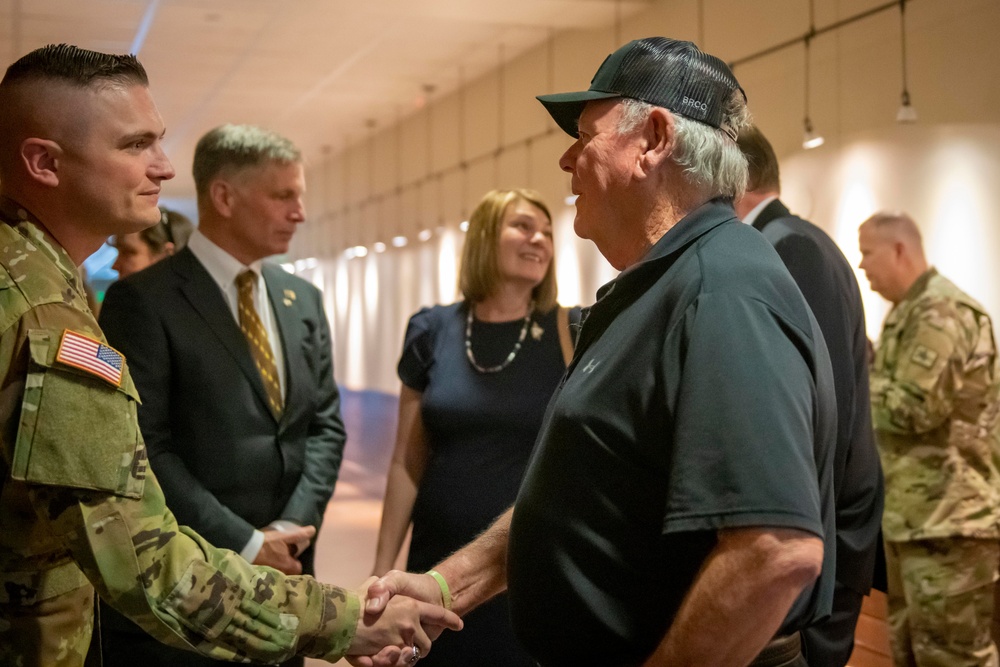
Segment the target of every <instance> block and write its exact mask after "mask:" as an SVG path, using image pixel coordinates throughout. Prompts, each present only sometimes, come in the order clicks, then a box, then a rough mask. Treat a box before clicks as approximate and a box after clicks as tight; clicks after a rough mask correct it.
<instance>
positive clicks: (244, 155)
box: [192, 125, 302, 197]
mask: <svg viewBox="0 0 1000 667" xmlns="http://www.w3.org/2000/svg"><path fill="white" fill-rule="evenodd" d="M301 161H302V153H301V152H300V151H299V149H298V148H296V146H295V144H293V143H292V142H291V141H289V140H288V139H286V138H284V137H282V136H281V135H279V134H276V133H274V132H271V131H270V130H265V129H264V128H262V127H256V126H254V125H220V126H219V127H217V128H215V129H213V130H209V131H208V132H207V133H206V134H205V136H203V137H202V138H201V139H199V140H198V145H197V146H195V149H194V166H193V168H192V172H193V173H194V185H195V189H196V190H197V192H198V196H199V197H201V196H203V195H205V194H207V193H208V185H209V183H210V182H211V180H212V179H213V178H215V177H216V176H217V175H219V173H220V172H222V171H223V170H226V169H232V170H236V171H239V170H242V169H245V168H247V167H256V166H259V165H262V164H266V163H268V162H280V163H284V164H293V163H296V162H301Z"/></svg>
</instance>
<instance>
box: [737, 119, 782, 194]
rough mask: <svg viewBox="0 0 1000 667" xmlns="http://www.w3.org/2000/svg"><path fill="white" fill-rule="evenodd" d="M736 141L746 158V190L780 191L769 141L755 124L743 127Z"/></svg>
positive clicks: (775, 161)
mask: <svg viewBox="0 0 1000 667" xmlns="http://www.w3.org/2000/svg"><path fill="white" fill-rule="evenodd" d="M736 143H737V144H738V145H739V147H740V150H741V151H743V155H744V156H745V157H746V159H747V170H748V179H747V191H748V192H755V191H757V190H765V191H773V192H781V172H780V170H779V169H778V158H777V156H775V154H774V148H772V147H771V142H770V141H768V140H767V137H765V136H764V133H763V132H761V131H760V129H759V128H758V127H757V126H756V125H750V126H748V127H746V128H744V129H743V131H741V132H740V133H739V136H737V138H736Z"/></svg>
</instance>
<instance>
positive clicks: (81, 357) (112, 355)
mask: <svg viewBox="0 0 1000 667" xmlns="http://www.w3.org/2000/svg"><path fill="white" fill-rule="evenodd" d="M56 361H59V362H61V363H64V364H66V365H67V366H72V367H73V368H78V369H80V370H82V371H86V372H88V373H90V374H91V375H96V376H97V377H99V378H101V379H102V380H106V381H108V382H110V383H111V384H113V385H114V386H116V387H118V386H120V385H121V383H122V369H123V368H124V367H125V357H124V356H123V355H122V353H121V352H119V351H118V350H116V349H114V348H113V347H111V346H110V345H105V344H104V343H102V342H101V341H99V340H94V339H93V338H90V337H88V336H84V335H83V334H80V333H77V332H75V331H70V330H69V329H66V330H65V331H63V335H62V339H61V340H60V341H59V352H58V353H57V354H56Z"/></svg>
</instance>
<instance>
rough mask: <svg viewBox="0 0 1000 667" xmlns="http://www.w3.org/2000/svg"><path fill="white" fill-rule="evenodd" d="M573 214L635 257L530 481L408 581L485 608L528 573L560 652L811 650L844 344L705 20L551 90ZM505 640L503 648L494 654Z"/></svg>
mask: <svg viewBox="0 0 1000 667" xmlns="http://www.w3.org/2000/svg"><path fill="white" fill-rule="evenodd" d="M539 99H540V101H541V102H542V104H544V105H545V107H546V109H548V111H549V113H551V114H552V117H553V118H554V119H555V120H556V122H557V123H558V124H559V126H560V127H562V128H563V129H564V130H565V131H566V132H567V133H568V134H570V135H572V136H573V137H576V139H577V140H576V142H575V143H574V144H573V145H572V146H571V147H570V148H569V150H567V151H566V153H565V154H564V155H563V156H562V158H561V160H560V166H561V167H562V168H563V169H564V170H565V171H568V172H570V173H571V174H572V175H573V179H572V182H573V192H574V193H575V194H577V195H578V198H577V202H576V207H577V214H576V221H575V229H576V232H577V234H578V235H580V236H581V237H583V238H588V239H591V240H592V241H593V242H594V243H595V244H596V245H597V247H598V249H599V250H600V251H601V253H602V254H603V255H604V256H605V257H606V258H607V259H608V261H610V262H611V264H613V265H614V266H615V267H616V268H618V269H620V270H621V271H622V273H621V275H619V276H618V278H616V279H615V280H614V281H612V282H611V283H609V284H608V285H605V286H604V287H603V288H601V290H600V291H599V292H598V300H597V303H596V304H595V305H594V306H593V307H592V308H590V309H589V310H588V312H587V313H586V314H585V316H584V320H583V324H582V328H581V330H580V334H579V339H578V343H577V349H576V354H575V357H574V359H573V362H572V364H571V365H570V367H569V368H568V370H567V375H566V377H565V378H564V381H563V383H562V384H561V385H560V388H559V389H558V390H557V391H556V393H555V395H554V396H553V398H552V402H551V403H550V405H549V408H548V411H547V414H546V420H545V423H544V424H543V426H542V429H541V432H540V433H539V436H538V441H537V443H536V448H535V453H534V456H533V459H532V461H531V463H530V464H529V468H528V471H527V474H526V476H525V479H524V482H523V484H522V486H521V490H520V493H519V494H518V497H517V501H516V503H515V505H514V508H513V509H512V511H511V512H508V513H507V514H505V515H504V516H502V517H501V518H500V519H498V520H497V522H496V524H494V526H493V527H492V528H491V529H490V530H489V531H487V532H486V533H484V534H483V535H482V536H481V537H480V538H478V539H477V540H476V541H474V542H472V543H471V544H470V545H468V546H466V547H465V548H463V549H461V550H460V551H458V552H457V553H455V554H454V555H453V556H451V557H449V558H448V559H447V560H445V561H444V562H442V563H441V564H440V565H439V566H438V567H436V568H435V571H432V573H430V574H431V576H425V575H406V574H403V573H390V574H389V575H387V576H386V577H385V578H383V579H382V580H380V581H379V582H376V584H375V585H374V586H373V587H372V588H371V589H369V596H368V603H367V604H368V609H369V610H375V609H378V608H379V606H380V605H381V604H382V603H383V602H384V601H385V600H386V599H388V597H389V595H391V594H394V593H395V594H406V595H413V596H416V597H420V598H423V599H425V600H428V601H431V600H433V601H438V602H441V603H443V604H444V605H445V606H453V608H454V609H455V610H456V611H458V612H459V613H460V614H463V613H467V612H468V611H470V610H471V609H473V608H474V607H475V606H476V605H477V604H479V603H481V602H482V601H483V600H485V599H487V598H488V597H490V596H491V595H493V594H495V593H497V592H499V591H500V590H503V589H504V588H505V587H506V588H507V589H508V593H509V599H510V606H511V614H512V618H513V623H514V627H515V631H516V632H517V635H518V637H519V639H520V640H521V641H522V642H523V643H524V645H525V646H526V647H527V648H528V650H529V651H530V652H531V653H532V655H533V656H534V657H535V658H536V659H537V660H538V661H539V662H540V663H541V664H542V665H563V664H588V665H589V664H601V665H606V664H615V665H639V664H643V665H712V666H713V667H719V666H725V665H747V664H751V663H752V664H755V665H805V664H806V663H805V660H804V658H803V657H802V654H801V650H800V638H799V633H798V631H799V630H801V629H802V628H804V627H806V626H808V625H810V624H811V623H813V622H815V621H817V620H818V619H820V618H822V617H823V616H825V615H826V614H829V612H830V606H831V599H832V593H833V575H834V561H835V542H834V514H833V474H832V461H833V459H832V456H833V452H834V450H833V444H834V441H835V436H836V407H835V398H834V389H833V376H832V370H831V368H830V360H829V357H828V355H827V350H826V346H825V344H824V342H823V338H822V335H821V333H820V330H819V328H818V325H817V323H816V320H815V319H814V318H813V316H812V314H811V312H810V310H809V307H808V306H807V304H806V302H805V300H804V299H803V297H802V294H801V292H800V291H799V290H798V288H797V287H796V286H795V283H794V281H793V280H792V278H791V276H790V275H789V273H788V271H787V270H786V269H785V267H784V266H783V264H782V262H781V259H780V258H779V257H778V255H777V254H776V253H775V252H774V249H773V248H772V247H771V245H770V244H769V243H768V242H767V241H766V240H765V239H764V237H763V236H761V235H760V234H758V233H757V232H756V231H755V230H752V229H750V228H749V227H747V226H745V225H742V224H740V222H739V220H738V219H737V218H736V215H735V212H734V210H733V207H732V202H733V200H734V199H736V198H738V197H740V196H741V195H742V193H743V190H744V188H745V185H746V178H747V169H746V161H745V159H744V158H743V155H742V154H741V152H740V149H739V147H738V146H737V145H736V141H735V139H736V136H737V134H738V132H739V131H740V129H741V128H742V127H744V126H745V125H746V124H747V122H748V113H747V110H746V99H745V96H744V94H743V91H742V90H741V89H740V87H739V84H738V83H737V81H736V79H735V78H734V77H733V75H732V72H730V70H729V68H728V67H726V65H725V64H724V63H723V62H722V61H720V60H719V59H717V58H714V57H712V56H709V55H707V54H704V53H702V52H701V51H699V50H698V49H697V48H696V47H695V46H694V45H693V44H691V43H688V42H678V41H675V40H670V39H665V38H659V37H656V38H650V39H644V40H638V41H634V42H631V43H629V44H627V45H626V46H624V47H622V48H621V49H619V50H618V51H616V52H615V53H614V54H612V55H611V56H609V57H608V58H607V60H605V62H604V64H603V65H602V66H601V68H600V69H599V70H598V72H597V74H596V76H595V77H594V80H593V82H592V84H591V87H590V89H589V90H587V91H584V92H580V93H565V94H561V95H546V96H542V97H540V98H539ZM483 664H490V656H483Z"/></svg>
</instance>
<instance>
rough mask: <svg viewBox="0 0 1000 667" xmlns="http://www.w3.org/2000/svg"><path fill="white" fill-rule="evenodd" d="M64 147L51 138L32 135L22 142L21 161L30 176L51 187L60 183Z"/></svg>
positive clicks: (37, 181)
mask: <svg viewBox="0 0 1000 667" xmlns="http://www.w3.org/2000/svg"><path fill="white" fill-rule="evenodd" d="M62 154H63V151H62V148H61V147H60V146H59V144H58V143H56V142H55V141H52V140H51V139H38V138H36V137H30V138H28V139H25V140H24V141H22V142H21V152H20V157H21V163H22V164H23V165H24V169H25V171H26V172H27V175H28V178H29V179H31V180H32V181H35V182H36V183H40V184H41V185H45V186H48V187H51V188H54V187H56V186H57V185H59V161H60V159H61V158H62Z"/></svg>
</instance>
